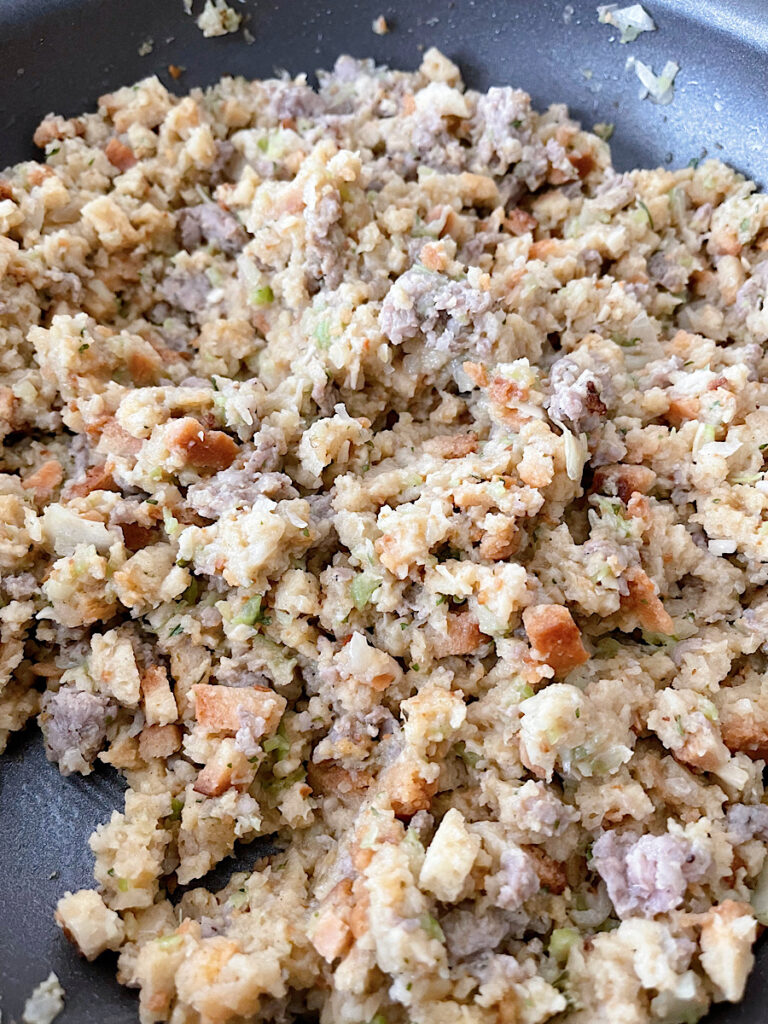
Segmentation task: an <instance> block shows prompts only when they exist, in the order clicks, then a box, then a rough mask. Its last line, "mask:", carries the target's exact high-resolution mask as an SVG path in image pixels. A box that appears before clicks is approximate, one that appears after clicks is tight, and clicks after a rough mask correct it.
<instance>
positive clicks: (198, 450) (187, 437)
mask: <svg viewBox="0 0 768 1024" xmlns="http://www.w3.org/2000/svg"><path fill="white" fill-rule="evenodd" d="M168 444H169V447H170V448H172V449H173V448H175V449H177V450H179V451H182V452H184V453H185V455H186V458H187V462H188V463H189V464H190V465H191V466H194V468H195V469H212V470H214V471H215V472H219V471H220V470H222V469H227V468H228V467H229V466H231V465H232V463H233V462H234V461H235V458H236V457H237V453H238V451H239V449H238V446H237V445H236V444H235V442H234V441H233V440H232V438H231V437H230V436H229V434H225V433H224V432H223V431H222V430H204V429H203V428H202V427H201V426H200V424H199V423H198V422H197V420H195V419H193V418H192V417H191V416H185V417H184V418H183V419H180V420H177V422H176V423H175V424H174V426H173V429H172V430H170V431H169V432H168Z"/></svg>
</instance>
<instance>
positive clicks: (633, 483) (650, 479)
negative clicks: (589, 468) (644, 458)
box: [594, 464, 656, 505]
mask: <svg viewBox="0 0 768 1024" xmlns="http://www.w3.org/2000/svg"><path fill="white" fill-rule="evenodd" d="M655 482H656V474H655V473H654V471H653V470H652V469H649V468H648V467H647V466H627V465H623V464H613V465H609V466H600V467H599V468H598V469H596V470H595V476H594V490H595V491H597V492H598V493H601V494H611V495H613V494H616V495H618V496H619V498H621V500H622V501H623V502H624V504H625V505H626V504H627V502H628V501H629V499H630V498H631V497H632V495H633V494H634V493H635V492H636V491H637V492H639V493H640V494H647V493H648V491H650V489H651V488H652V487H653V485H654V483H655Z"/></svg>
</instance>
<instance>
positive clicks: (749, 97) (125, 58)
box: [0, 0, 768, 1024]
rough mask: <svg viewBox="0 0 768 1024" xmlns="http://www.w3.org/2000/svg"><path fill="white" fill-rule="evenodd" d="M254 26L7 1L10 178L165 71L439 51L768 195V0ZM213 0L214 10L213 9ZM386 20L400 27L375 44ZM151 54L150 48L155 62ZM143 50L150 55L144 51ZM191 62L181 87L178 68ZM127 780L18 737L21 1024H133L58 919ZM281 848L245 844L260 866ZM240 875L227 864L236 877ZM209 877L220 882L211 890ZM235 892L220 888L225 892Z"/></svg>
mask: <svg viewBox="0 0 768 1024" xmlns="http://www.w3.org/2000/svg"><path fill="white" fill-rule="evenodd" d="M233 2H234V3H235V6H238V8H239V9H240V10H241V11H242V13H243V14H244V15H245V16H246V19H247V26H248V29H249V33H251V34H252V36H253V42H252V43H249V42H248V41H247V39H246V37H245V36H244V34H243V32H238V33H237V34H236V35H233V36H228V37H223V38H218V39H204V38H203V36H202V35H201V33H200V32H199V30H198V29H197V28H196V26H195V24H194V22H193V20H192V19H191V18H189V17H187V16H185V14H184V13H183V8H182V2H181V0H129V2H127V0H1V2H0V167H2V166H4V165H7V164H10V163H14V162H16V161H18V160H21V159H26V158H30V157H32V156H34V155H35V152H34V150H33V147H32V144H31V137H32V133H33V131H34V128H35V126H36V125H37V123H38V122H39V120H40V119H41V117H42V116H43V115H45V114H46V113H48V112H49V111H56V112H60V113H63V114H66V115H72V114H76V113H80V112H81V111H83V110H87V109H89V108H92V107H93V106H94V105H95V102H96V98H97V97H98V96H99V95H100V94H101V93H103V92H105V91H108V90H111V89H114V88H116V87H118V86H120V85H124V84H127V83H129V82H133V81H135V80H136V79H138V78H142V77H144V76H146V75H149V74H153V73H157V74H158V75H159V76H160V77H161V78H162V79H163V81H164V82H165V83H166V84H167V85H169V86H170V87H171V88H176V89H177V90H178V89H181V90H183V91H187V90H188V89H189V88H190V87H191V86H193V85H205V84H208V83H210V82H213V81H214V80H216V79H217V78H218V77H219V76H221V75H222V74H225V73H230V74H240V75H246V76H248V77H252V78H254V77H264V76H268V75H270V74H272V73H273V72H274V71H275V70H276V69H281V68H285V69H287V70H288V71H290V72H292V73H294V74H295V73H298V72H300V71H308V72H309V71H312V70H313V69H315V68H318V67H327V66H329V65H331V64H332V63H333V61H334V59H335V58H336V56H337V55H338V54H339V53H340V52H347V53H352V54H353V55H355V56H358V57H364V56H371V57H374V58H376V60H377V61H380V62H386V63H389V64H391V65H393V66H397V67H403V68H413V67H415V66H416V65H417V64H418V63H419V61H420V58H421V53H422V51H423V50H424V49H425V48H426V47H427V46H429V45H436V46H438V47H440V48H441V49H442V50H443V51H444V52H445V53H447V54H448V55H449V56H450V57H452V58H453V59H454V60H456V61H458V63H459V64H460V65H461V67H462V69H463V71H464V74H465V77H466V80H467V82H468V83H469V84H470V85H472V86H474V87H478V88H487V87H488V86H489V85H491V84H507V83H510V84H514V85H520V86H522V87H523V88H525V89H526V90H528V91H529V92H530V93H531V95H532V97H533V100H534V103H535V104H536V105H537V106H539V107H542V106H546V105H547V104H549V103H551V102H557V101H564V102H567V103H568V104H569V105H570V107H571V110H572V112H573V113H574V115H575V116H576V117H578V118H580V119H581V121H582V123H583V124H584V125H585V126H586V127H588V128H591V127H592V125H593V124H594V123H595V122H613V123H614V124H615V133H614V136H613V139H612V148H613V152H614V159H615V163H616V165H617V166H618V167H619V168H630V167H636V166H646V167H650V166H655V165H659V164H660V165H669V166H679V165H682V164H685V163H687V162H688V161H689V160H692V159H698V158H701V157H702V156H703V155H706V154H710V155H713V156H718V157H721V158H722V159H725V160H727V161H728V162H730V163H732V164H733V165H735V166H736V167H737V168H738V169H739V170H740V171H742V172H743V173H744V174H746V175H748V176H750V177H752V178H754V179H756V180H757V181H758V182H760V183H762V184H763V185H768V144H767V143H768V134H767V133H766V110H767V109H768V106H767V105H766V82H767V81H768V8H766V6H765V0H645V3H644V6H645V7H646V9H647V10H648V11H649V12H650V13H651V14H652V15H653V17H654V19H655V21H656V23H657V25H658V31H656V32H654V33H648V34H645V35H643V36H641V37H640V38H639V39H637V40H636V41H635V42H634V43H632V44H631V45H630V46H622V45H621V44H620V43H619V40H618V38H617V36H618V33H616V31H615V30H613V29H611V28H610V27H609V26H606V25H601V24H599V23H598V20H597V12H596V2H595V0H419V2H418V3H414V2H413V0H322V2H318V0H244V2H242V3H241V4H239V5H238V3H237V0H233ZM200 6H201V0H196V9H197V8H198V7H200ZM379 14H383V15H384V16H385V17H386V19H387V22H388V23H389V25H390V26H391V31H390V32H389V33H388V34H387V35H384V36H379V35H375V34H374V33H373V31H372V29H371V23H372V21H373V19H374V18H375V17H377V16H378V15H379ZM148 41H149V42H151V50H150V52H149V53H145V55H144V56H142V55H140V52H139V51H140V48H141V49H142V50H144V51H146V50H147V49H149V45H148ZM142 44H147V45H144V46H142ZM629 55H632V56H635V57H637V58H639V59H641V60H643V61H645V62H647V63H650V64H651V65H652V66H653V67H654V69H655V70H656V71H658V70H660V68H661V67H662V66H663V64H664V63H665V61H667V60H668V59H672V60H675V61H677V63H679V65H680V72H679V75H678V78H677V82H676V88H675V98H674V102H673V103H672V104H671V105H670V106H665V107H660V106H654V105H653V104H652V103H651V102H650V101H648V100H640V99H639V97H638V90H639V83H638V81H637V79H636V77H635V75H634V73H632V72H631V71H628V70H627V69H626V68H625V61H626V58H627V56H629ZM169 64H175V65H179V66H183V67H185V68H186V71H185V73H184V76H183V78H182V79H181V81H180V82H179V83H178V84H176V83H174V82H173V80H172V79H171V78H170V77H169V74H168V71H167V68H168V65H169ZM121 792H122V786H121V783H120V781H119V779H118V778H117V776H116V775H114V774H110V773H108V772H107V771H106V770H103V769H98V770H97V771H96V772H95V773H94V774H93V775H92V776H90V777H88V778H85V779H83V778H80V777H78V776H73V777H71V778H68V779H64V778H62V777H61V776H60V775H59V773H58V770H57V769H56V767H55V766H54V765H50V764H48V763H47V761H46V760H45V756H44V754H43V751H42V745H41V742H40V738H39V734H38V733H37V732H36V730H35V729H34V728H30V729H28V730H27V731H26V732H25V733H24V734H22V735H21V736H18V737H16V738H15V739H14V740H13V741H12V742H11V745H10V748H9V751H8V753H7V754H6V755H5V757H4V758H3V759H2V767H1V772H0V837H2V838H0V1010H2V1013H3V1020H4V1021H13V1020H16V1021H19V1020H20V1018H21V1012H22V1007H23V1004H24V1000H25V998H26V997H27V996H28V995H29V993H30V992H31V990H32V989H33V987H34V986H35V985H36V984H37V983H38V982H39V981H41V980H42V979H43V978H44V977H45V976H46V975H47V974H48V972H49V971H50V970H54V971H56V973H57V974H58V976H59V978H60V980H61V982H62V984H63V985H64V988H65V989H66V993H67V1005H66V1009H65V1010H64V1012H63V1013H62V1015H61V1016H60V1017H59V1018H57V1024H133V1022H135V1021H137V1019H138V1017H137V1002H136V998H135V996H134V995H133V994H132V993H130V992H128V991H127V990H125V989H121V988H120V987H119V986H118V985H117V982H116V981H115V980H114V977H113V975H114V968H115V964H114V960H110V959H109V958H108V957H102V958H101V959H100V960H99V961H98V962H97V963H95V964H86V963H84V962H82V961H80V960H79V959H78V957H77V955H76V954H75V952H74V951H73V950H72V949H71V947H70V946H69V945H68V944H67V942H66V941H65V939H64V938H63V936H62V935H61V933H60V932H59V931H58V929H57V928H56V927H55V925H54V923H53V908H54V906H55V903H56V900H57V899H58V897H59V896H60V895H61V894H62V893H63V892H64V891H65V890H66V889H71V890H74V889H77V888H79V887H83V886H88V885H90V884H91V882H92V872H91V865H92V860H91V855H90V853H89V851H88V847H87V837H88V835H89V834H90V833H91V831H92V830H93V828H94V827H95V825H96V824H97V823H98V822H100V821H103V820H105V819H106V818H108V817H109V814H110V813H111V811H112V809H113V808H115V807H118V806H120V805H121V804H122V796H121ZM263 850H264V847H263V846H261V847H258V846H257V844H253V845H252V846H251V847H249V848H247V849H246V850H245V851H243V853H242V855H241V857H240V862H239V866H246V865H249V864H252V863H253V862H254V861H255V860H256V859H257V858H258V855H259V852H261V851H263ZM234 866H235V864H234V863H233V861H232V860H231V859H230V860H229V861H227V862H225V863H224V864H223V865H222V866H221V868H220V871H221V881H220V882H219V883H218V884H223V881H224V879H225V877H226V876H227V875H228V874H229V873H230V872H231V870H232V869H233V867H234ZM207 881H209V880H208V879H207ZM210 884H211V886H212V887H213V888H217V887H218V885H217V882H216V880H215V879H214V880H213V881H212V882H211V883H210ZM767 984H768V945H766V944H765V943H763V944H761V945H760V947H759V948H758V952H757V965H756V968H755V971H754V973H753V975H752V978H751V981H750V984H749V988H748V991H747V996H746V998H745V1000H744V1002H743V1003H742V1004H741V1005H739V1006H736V1007H732V1006H727V1007H722V1006H721V1007H718V1008H716V1009H715V1011H713V1013H712V1014H711V1015H710V1017H708V1018H707V1020H708V1021H709V1022H711V1024H714V1022H720V1024H764V1022H765V1021H768V1008H767V1006H766V1001H765V998H764V997H763V996H762V992H761V990H763V989H765V986H766V985H767Z"/></svg>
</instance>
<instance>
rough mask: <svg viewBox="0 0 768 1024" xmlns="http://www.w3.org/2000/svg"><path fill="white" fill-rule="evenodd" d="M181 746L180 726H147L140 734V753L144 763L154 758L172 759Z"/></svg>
mask: <svg viewBox="0 0 768 1024" xmlns="http://www.w3.org/2000/svg"><path fill="white" fill-rule="evenodd" d="M180 746H181V729H180V728H179V727H178V725H147V726H145V727H144V728H143V729H142V730H141V733H140V734H139V753H140V754H141V757H142V759H143V760H144V761H148V760H149V759H150V758H152V757H170V756H171V754H175V753H176V751H177V750H178V749H179V747H180Z"/></svg>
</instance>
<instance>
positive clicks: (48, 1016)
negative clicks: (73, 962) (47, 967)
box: [21, 971, 64, 1024]
mask: <svg viewBox="0 0 768 1024" xmlns="http://www.w3.org/2000/svg"><path fill="white" fill-rule="evenodd" d="M63 1009H64V989H63V988H62V987H61V985H60V984H59V979H58V978H57V977H56V975H55V974H54V973H53V971H51V973H50V974H49V975H48V977H47V978H46V979H45V981H41V982H40V984H39V985H38V986H37V988H36V989H35V990H34V992H33V993H32V995H31V996H30V997H29V999H28V1000H27V1001H26V1003H25V1004H24V1012H23V1013H22V1015H21V1019H22V1020H23V1021H24V1024H51V1021H52V1020H53V1019H54V1018H55V1017H58V1015H59V1014H60V1013H61V1011H62V1010H63Z"/></svg>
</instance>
